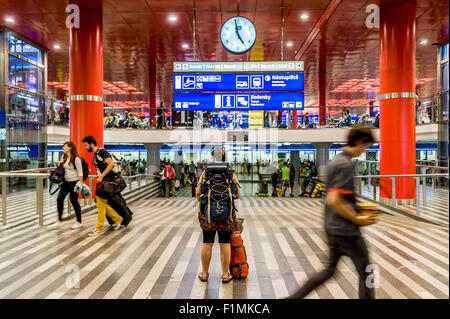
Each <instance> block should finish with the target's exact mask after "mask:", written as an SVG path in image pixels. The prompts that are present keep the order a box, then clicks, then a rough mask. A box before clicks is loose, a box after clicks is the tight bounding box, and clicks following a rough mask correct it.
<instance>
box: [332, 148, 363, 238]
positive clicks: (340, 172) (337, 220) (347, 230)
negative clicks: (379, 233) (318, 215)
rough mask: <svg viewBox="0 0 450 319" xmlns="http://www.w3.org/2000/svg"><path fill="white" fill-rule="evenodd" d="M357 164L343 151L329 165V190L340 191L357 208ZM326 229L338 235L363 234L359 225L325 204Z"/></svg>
mask: <svg viewBox="0 0 450 319" xmlns="http://www.w3.org/2000/svg"><path fill="white" fill-rule="evenodd" d="M354 165H355V164H354V163H353V162H352V156H351V155H350V154H348V153H347V152H345V151H343V152H342V153H339V154H338V155H336V156H335V157H334V158H333V160H332V161H331V162H330V164H329V166H328V172H327V192H339V193H341V194H342V195H343V198H344V200H345V201H347V202H349V203H350V204H351V205H352V206H353V207H354V208H355V210H356V198H355V193H354V185H353V173H354V169H355V166H354ZM325 231H326V232H328V233H330V234H332V235H337V236H361V231H360V230H359V226H358V225H356V224H354V223H352V222H351V221H349V220H347V219H345V218H343V217H341V216H340V215H339V214H338V213H337V212H336V211H335V210H334V209H333V208H331V207H330V206H328V205H326V204H325Z"/></svg>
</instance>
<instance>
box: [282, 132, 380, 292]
mask: <svg viewBox="0 0 450 319" xmlns="http://www.w3.org/2000/svg"><path fill="white" fill-rule="evenodd" d="M373 143H374V137H373V135H372V132H371V130H370V129H369V128H367V127H366V126H364V125H357V126H354V127H353V128H352V129H351V130H350V132H349V135H348V137H347V145H346V146H344V149H343V152H342V153H340V154H338V155H336V156H335V157H334V158H333V160H332V161H331V162H330V164H329V166H328V172H327V196H326V199H325V232H326V233H327V237H328V246H329V250H330V256H329V259H328V265H327V268H325V269H324V270H323V271H321V272H319V273H317V274H315V275H314V276H313V277H312V278H310V279H309V280H308V281H307V282H306V283H305V284H304V285H303V287H301V288H300V289H299V290H298V291H297V292H295V293H294V294H293V295H292V296H290V297H289V299H298V298H304V297H305V296H306V295H308V294H309V293H310V292H311V291H312V290H314V289H315V288H316V287H317V286H319V285H321V284H322V283H323V282H325V281H326V280H328V279H330V278H331V277H332V276H333V274H334V272H335V270H336V266H337V263H338V261H339V259H340V258H341V257H342V256H348V257H350V258H351V259H352V261H353V264H354V265H355V267H356V270H357V272H358V275H359V298H360V299H373V298H375V293H374V288H373V285H368V284H367V282H366V281H367V277H368V275H369V274H370V272H368V269H367V266H368V265H369V264H370V262H369V256H368V251H367V247H366V244H365V242H364V240H363V238H362V236H361V231H360V229H359V228H360V227H364V226H369V225H372V224H373V223H374V222H375V220H374V219H373V218H372V217H370V216H361V215H359V214H358V212H357V207H356V198H355V194H354V192H353V190H354V185H353V173H354V164H353V162H352V158H353V157H358V156H360V155H361V154H362V153H363V152H364V151H365V150H366V149H368V148H369V147H370V146H372V144H373Z"/></svg>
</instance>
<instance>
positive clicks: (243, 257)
mask: <svg viewBox="0 0 450 319" xmlns="http://www.w3.org/2000/svg"><path fill="white" fill-rule="evenodd" d="M230 246H231V262H230V273H231V274H232V275H233V278H235V279H244V278H246V277H247V276H248V263H247V254H246V252H245V247H244V243H243V241H242V237H241V233H240V232H234V233H233V234H232V236H231V242H230Z"/></svg>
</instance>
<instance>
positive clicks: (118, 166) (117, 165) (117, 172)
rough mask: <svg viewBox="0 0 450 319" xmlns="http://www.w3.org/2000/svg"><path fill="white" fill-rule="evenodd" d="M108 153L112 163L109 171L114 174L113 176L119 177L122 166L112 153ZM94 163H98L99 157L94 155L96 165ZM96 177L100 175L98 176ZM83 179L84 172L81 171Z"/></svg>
mask: <svg viewBox="0 0 450 319" xmlns="http://www.w3.org/2000/svg"><path fill="white" fill-rule="evenodd" d="M105 151H106V150H105ZM107 152H108V151H107ZM108 153H109V155H110V156H111V160H112V161H113V163H114V167H113V168H112V169H111V172H112V173H113V174H115V175H120V174H121V173H122V164H121V162H120V161H119V160H118V159H117V157H115V156H114V154H113V153H111V152H108ZM96 161H100V160H99V156H97V155H96V154H94V165H96ZM88 168H89V166H88ZM98 175H100V174H98ZM83 178H84V171H83Z"/></svg>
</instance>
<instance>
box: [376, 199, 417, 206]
mask: <svg viewBox="0 0 450 319" xmlns="http://www.w3.org/2000/svg"><path fill="white" fill-rule="evenodd" d="M380 203H382V204H385V205H389V206H394V205H393V204H394V201H393V200H392V198H380ZM395 204H396V205H395V206H397V205H412V206H415V205H416V199H396V200H395Z"/></svg>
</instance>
